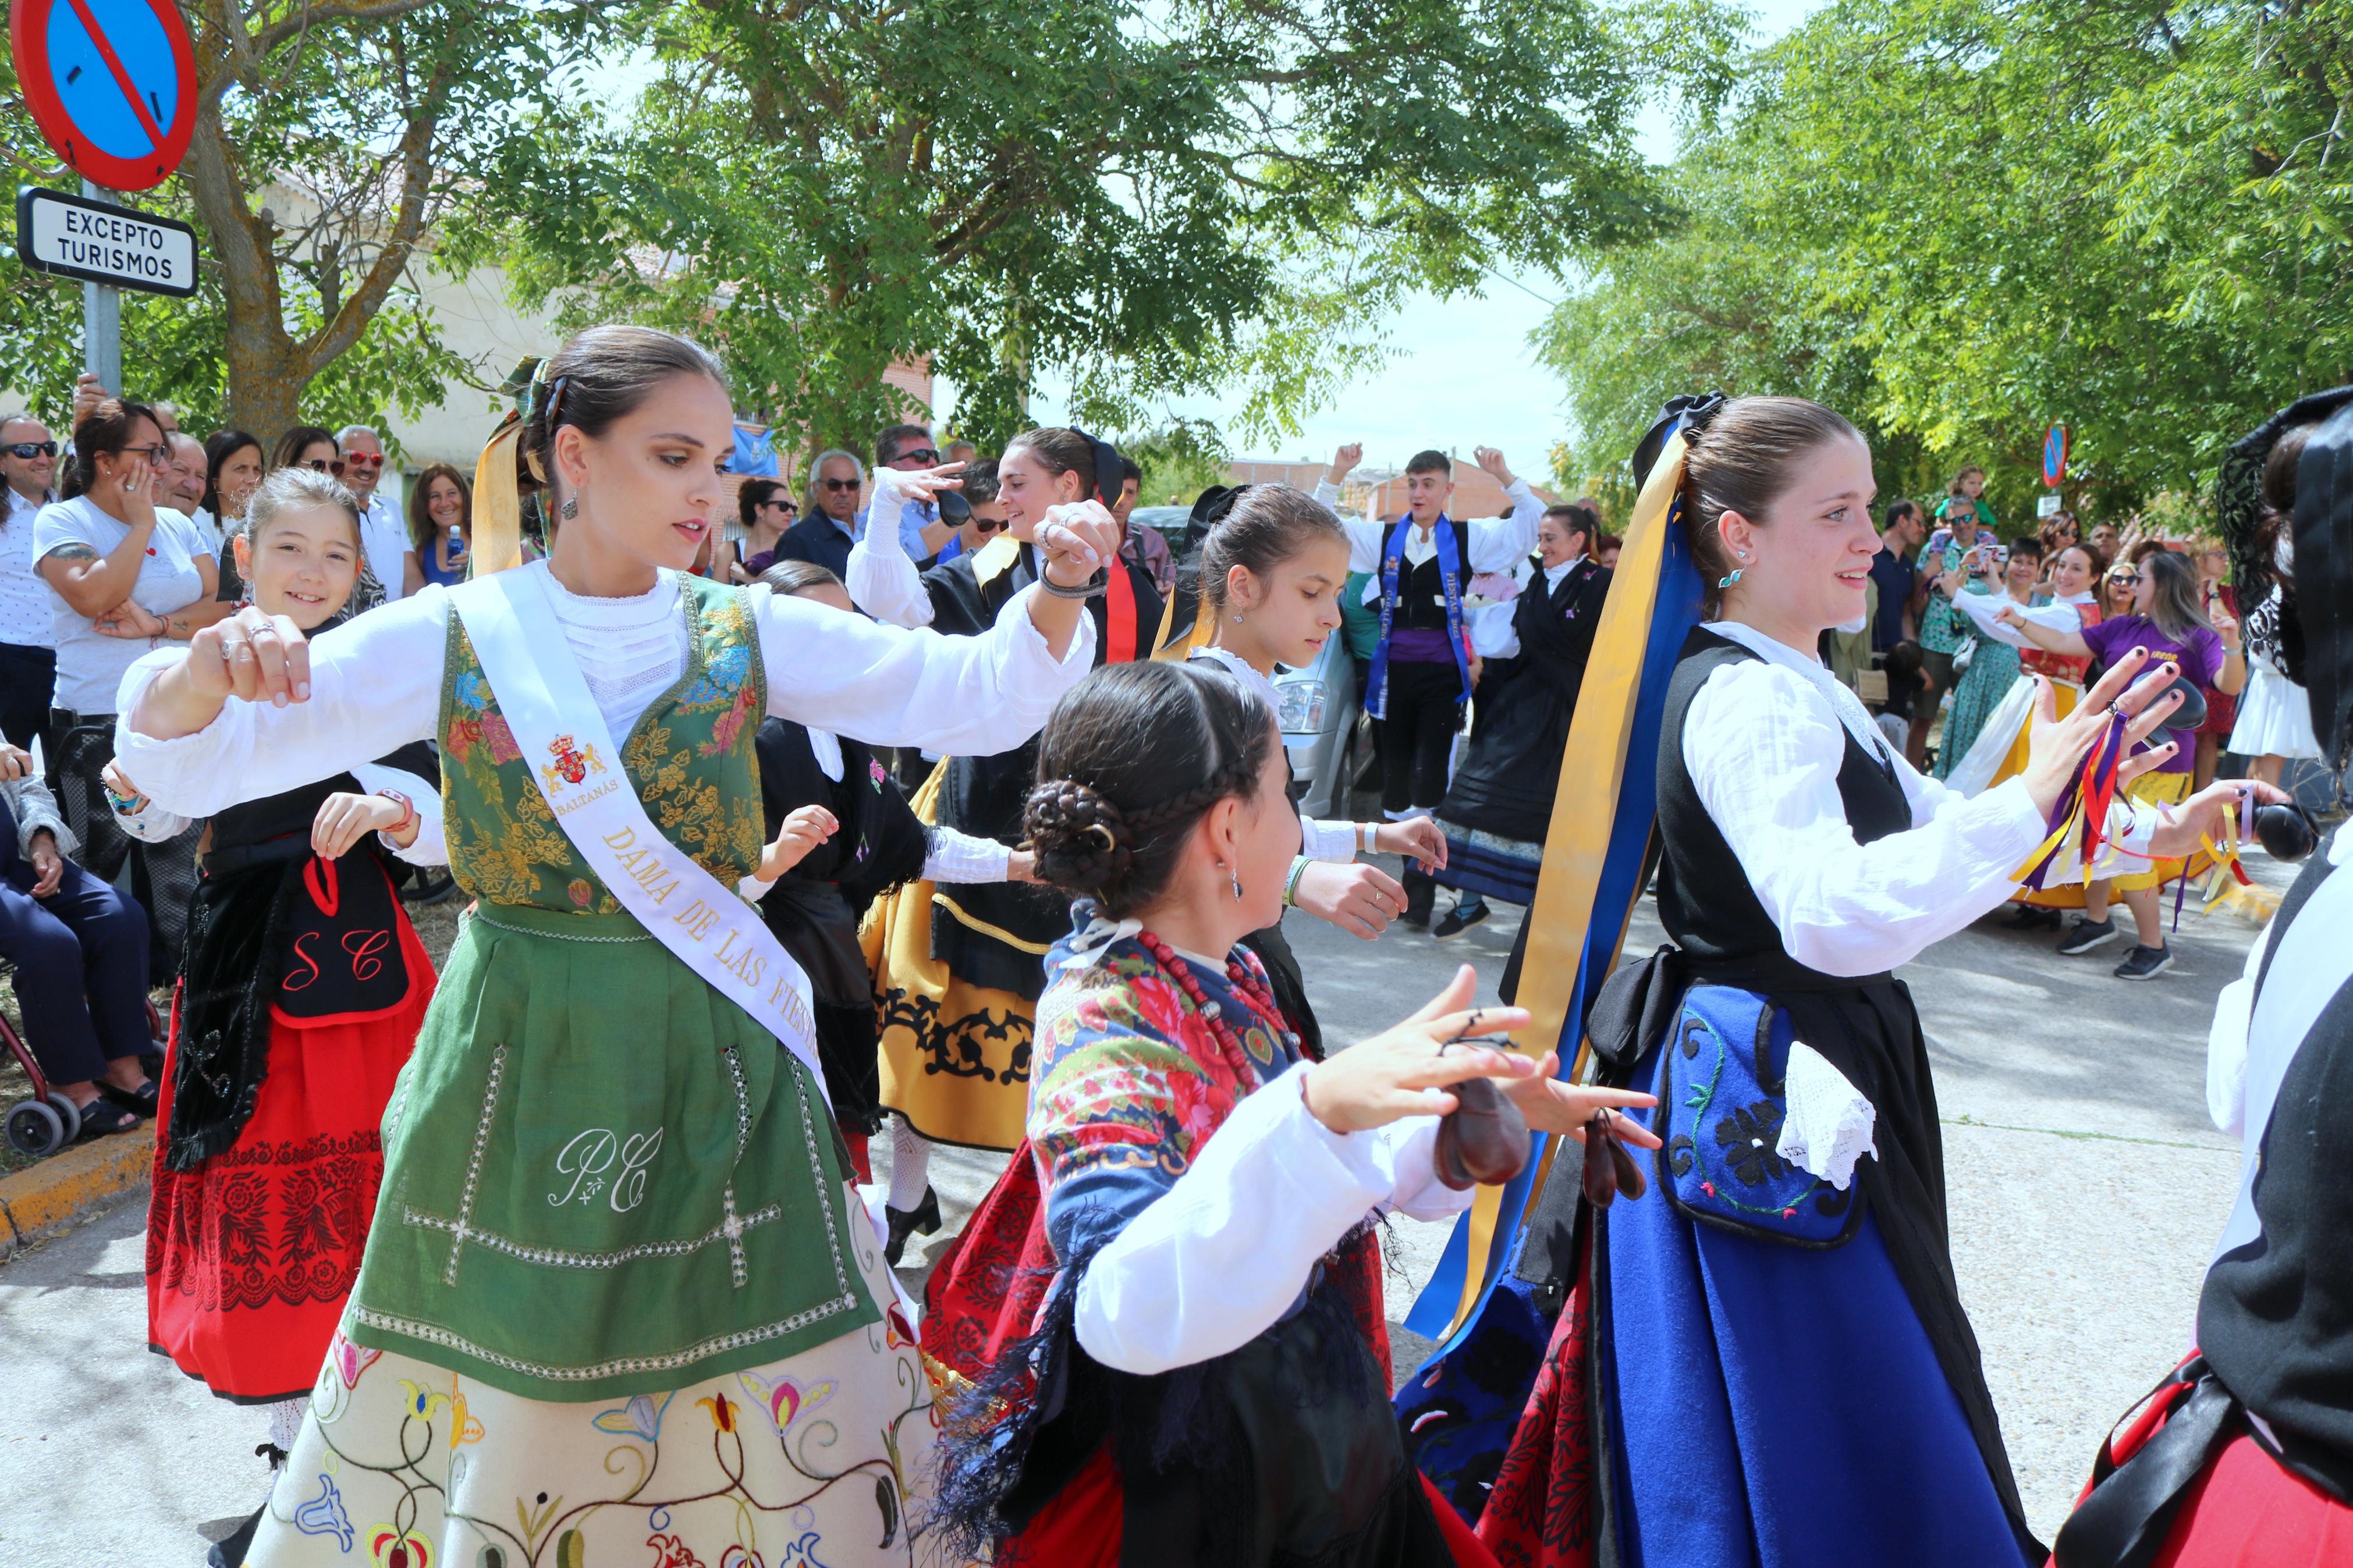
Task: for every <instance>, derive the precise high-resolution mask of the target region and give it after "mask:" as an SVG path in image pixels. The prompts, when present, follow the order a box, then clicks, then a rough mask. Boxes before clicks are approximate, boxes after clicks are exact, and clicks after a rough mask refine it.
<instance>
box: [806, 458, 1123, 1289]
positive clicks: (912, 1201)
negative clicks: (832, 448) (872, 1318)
mask: <svg viewBox="0 0 2353 1568" xmlns="http://www.w3.org/2000/svg"><path fill="white" fill-rule="evenodd" d="M962 466H963V465H961V464H955V463H951V464H949V465H947V466H946V467H945V468H940V469H936V470H932V471H931V472H930V474H929V475H928V476H926V475H924V474H908V473H901V472H897V471H895V470H887V469H879V468H878V469H877V470H876V471H875V475H874V486H875V488H874V500H873V504H872V507H871V510H869V512H868V514H867V515H868V519H869V522H868V526H867V529H866V531H865V533H864V534H863V536H861V537H860V540H859V542H858V543H857V544H856V545H855V546H854V547H852V549H851V551H850V552H849V597H850V599H851V601H852V602H853V603H855V604H856V605H858V606H859V607H860V609H862V610H864V611H865V612H866V613H867V614H869V615H871V616H874V617H875V618H876V619H878V620H881V621H887V622H891V623H893V624H895V625H898V626H929V627H931V628H932V629H933V630H934V631H941V632H947V633H950V634H952V635H955V636H959V637H971V636H974V635H976V634H977V633H980V632H983V631H986V630H987V628H988V627H989V626H992V625H994V624H995V623H996V622H997V619H998V618H999V616H1001V615H1002V614H1003V611H1004V607H1005V605H1006V604H1007V603H1008V601H1009V600H1010V599H1012V598H1013V596H1014V595H1018V594H1019V593H1021V592H1022V591H1023V590H1024V588H1025V587H1026V586H1027V585H1028V584H1030V583H1032V582H1035V581H1036V580H1037V577H1038V573H1039V556H1038V552H1037V549H1036V547H1035V546H1034V545H1032V544H1029V542H1027V541H1028V538H1029V530H1030V529H1032V528H1034V527H1035V526H1037V524H1038V522H1039V520H1041V519H1044V518H1047V517H1049V516H1054V515H1058V514H1060V513H1062V512H1065V511H1067V512H1071V514H1073V515H1081V516H1085V517H1087V518H1090V519H1092V520H1094V521H1097V522H1099V523H1101V524H1103V525H1105V526H1109V527H1112V528H1116V527H1117V526H1118V524H1117V523H1116V521H1114V520H1113V518H1112V515H1111V512H1110V510H1108V503H1109V502H1110V501H1112V500H1117V499H1118V497H1119V493H1120V484H1121V469H1120V458H1119V453H1118V452H1117V451H1115V450H1113V447H1111V445H1110V444H1109V443H1108V442H1103V441H1098V440H1095V439H1094V438H1093V437H1091V436H1089V435H1087V434H1086V433H1085V432H1084V431H1081V430H1071V429H1061V428H1056V429H1047V430H1031V431H1029V432H1027V433H1025V434H1023V435H1019V436H1016V437H1014V438H1013V440H1012V441H1011V442H1010V443H1009V444H1008V446H1007V447H1006V448H1005V455H1004V456H1003V457H1002V458H1000V459H999V460H998V462H997V500H999V502H1000V503H1002V505H1003V506H1004V508H1005V515H1006V517H1007V518H1008V520H1009V521H1011V522H1012V524H1013V529H1012V531H1010V532H1008V533H1007V534H1003V535H1000V536H999V537H998V538H997V539H995V540H992V541H991V542H989V543H988V544H987V546H985V547H984V548H982V549H980V550H978V551H976V552H967V553H965V554H962V555H958V556H955V557H954V558H952V559H950V560H947V561H944V562H942V563H940V564H938V565H936V566H934V567H932V568H931V569H930V570H929V571H926V572H921V573H919V572H917V570H916V569H915V563H913V562H912V561H910V560H909V559H907V553H906V552H905V551H904V550H903V549H902V548H901V547H900V544H899V542H898V541H897V540H896V538H895V537H892V529H891V528H890V527H889V526H888V521H889V520H891V519H893V518H896V517H897V516H898V515H899V513H900V510H901V509H902V506H903V505H904V502H905V501H906V500H908V499H914V500H928V499H929V498H930V496H931V495H932V494H933V493H934V491H936V490H937V489H944V488H950V487H951V486H952V485H953V484H954V482H955V481H953V480H951V479H947V478H946V477H945V476H947V475H950V474H953V473H954V472H955V470H956V469H957V468H961V467H962ZM877 518H880V519H882V520H884V522H885V526H882V527H880V528H878V527H875V526H874V525H873V521H872V520H874V519H877ZM1084 592H1085V594H1086V595H1087V598H1086V606H1087V617H1088V620H1089V622H1090V624H1091V625H1092V626H1093V628H1094V632H1095V649H1096V653H1095V661H1096V662H1097V663H1098V664H1124V663H1127V662H1129V661H1130V660H1133V659H1137V658H1146V657H1149V655H1150V654H1151V652H1152V647H1153V634H1154V628H1155V627H1156V626H1159V625H1160V622H1161V618H1162V605H1161V600H1160V595H1159V592H1158V590H1157V589H1156V588H1155V586H1154V584H1153V581H1152V574H1151V573H1150V572H1149V571H1147V570H1145V568H1144V567H1142V566H1140V565H1137V564H1135V563H1133V562H1129V561H1126V560H1124V559H1118V560H1113V561H1112V562H1111V563H1110V566H1109V569H1108V570H1107V571H1106V572H1104V573H1103V574H1102V576H1101V577H1100V579H1099V580H1098V581H1096V582H1094V583H1092V584H1088V585H1087V587H1086V588H1085V590H1084ZM942 749H943V750H948V756H947V758H946V760H945V761H944V762H943V763H941V764H940V766H939V767H938V768H937V769H935V770H934V773H933V774H932V778H931V780H930V782H929V783H927V784H925V785H924V787H923V788H922V789H921V790H918V791H917V792H916V794H915V799H914V806H915V812H916V815H917V816H921V817H922V818H923V820H924V821H925V822H927V823H938V824H940V825H942V826H948V827H953V828H955V829H956V830H957V831H958V832H961V833H966V834H971V835H975V836H976V837H983V838H994V839H996V840H997V842H999V843H1001V844H1006V845H1008V846H1009V845H1011V844H1013V843H1014V842H1015V841H1016V840H1018V838H1019V837H1021V800H1022V797H1023V795H1026V794H1027V793H1028V791H1029V782H1030V779H1031V777H1032V776H1033V774H1034V773H1035V770H1036V767H1037V760H1038V753H1037V748H1036V747H1035V746H1034V745H1024V746H1011V747H1007V748H1004V749H1002V750H998V751H996V752H993V753H987V754H982V753H976V752H972V751H971V750H970V749H967V750H966V751H965V752H955V751H954V750H952V749H947V748H942ZM1066 912H1067V911H1066V910H1065V909H1064V904H1063V900H1062V899H1061V898H1060V896H1059V895H1057V894H1055V893H1053V892H1051V891H1050V890H1048V889H1043V888H1033V887H1021V886H1017V885H1013V884H1009V883H998V884H996V885H973V886H965V887H960V888H957V889H955V891H953V892H944V891H942V890H941V889H939V888H937V887H936V886H935V885H934V884H933V883H931V882H929V881H921V882H911V883H909V884H908V885H907V886H906V887H904V888H902V889H900V890H899V891H897V892H896V893H893V894H892V895H891V896H890V898H888V899H887V900H884V902H883V904H882V905H881V909H880V910H879V913H878V916H877V918H876V919H875V920H873V921H870V922H869V924H868V925H867V928H866V942H867V958H868V961H869V963H870V965H871V969H872V972H873V974H874V990H875V994H877V995H878V996H880V997H881V998H882V1064H881V1074H882V1104H883V1105H884V1106H885V1107H886V1108H888V1109H889V1110H892V1112H894V1113H895V1114H896V1116H897V1118H898V1125H897V1127H896V1128H895V1130H894V1131H893V1136H892V1159H891V1191H890V1194H889V1199H888V1205H887V1206H888V1208H889V1211H890V1212H889V1215H888V1219H889V1237H888V1246H887V1256H888V1257H889V1258H890V1260H891V1261H892V1263H894V1264H895V1263H896V1262H897V1261H898V1260H899V1258H900V1256H901V1254H902V1248H904V1247H905V1246H906V1243H907V1238H908V1237H910V1236H913V1235H917V1234H921V1235H925V1236H928V1235H930V1234H932V1233H933V1232H934V1231H936V1230H937V1229H939V1227H940V1205H939V1197H938V1194H935V1193H934V1192H933V1191H932V1188H931V1183H930V1179H929V1169H930V1164H931V1142H932V1141H934V1140H937V1141H939V1142H946V1143H960V1144H963V1145H965V1146H966V1147H968V1148H976V1149H1011V1148H1012V1147H1013V1146H1014V1145H1015V1144H1017V1143H1018V1142H1020V1140H1021V1117H1022V1112H1023V1109H1024V1106H1025V1103H1026V1100H1027V1097H1028V1091H1029V1058H1030V1031H1031V1017H1032V1016H1033V1014H1034V1012H1035V1009H1036V1007H1037V1003H1038V993H1039V989H1040V988H1041V987H1042V986H1043V985H1044V984H1045V979H1044V973H1043V970H1042V968H1041V964H1040V961H1041V960H1042V959H1043V958H1044V957H1045V953H1046V950H1047V948H1048V946H1050V944H1051V943H1052V942H1053V941H1054V939H1055V938H1056V937H1058V936H1060V934H1061V931H1062V929H1063V923H1064V917H1065V914H1066Z"/></svg>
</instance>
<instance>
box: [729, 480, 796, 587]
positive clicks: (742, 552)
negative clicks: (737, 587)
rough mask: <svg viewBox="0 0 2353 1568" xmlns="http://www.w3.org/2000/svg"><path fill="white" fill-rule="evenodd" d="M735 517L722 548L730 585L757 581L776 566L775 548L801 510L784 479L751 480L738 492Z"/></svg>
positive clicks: (745, 482) (736, 493) (745, 481)
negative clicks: (770, 568) (762, 574)
mask: <svg viewBox="0 0 2353 1568" xmlns="http://www.w3.org/2000/svg"><path fill="white" fill-rule="evenodd" d="M735 517H736V521H735V523H734V525H733V527H731V528H729V529H728V530H727V537H726V539H725V540H724V541H723V542H721V545H720V548H721V551H722V552H723V553H722V555H721V560H722V561H723V563H725V566H726V572H725V576H726V579H727V581H729V582H730V583H751V582H755V581H757V580H758V578H759V575H760V574H761V573H763V572H765V571H766V570H767V569H768V568H769V567H771V566H773V565H775V564H776V545H777V543H778V542H780V541H782V540H783V538H784V537H785V531H786V529H788V528H790V527H792V525H793V524H794V523H795V522H797V521H799V519H800V508H799V507H798V506H797V505H796V504H795V503H794V501H793V492H792V491H791V490H789V489H786V488H785V481H784V480H782V479H745V480H744V488H743V489H740V490H737V491H736V492H735ZM754 563H757V564H754Z"/></svg>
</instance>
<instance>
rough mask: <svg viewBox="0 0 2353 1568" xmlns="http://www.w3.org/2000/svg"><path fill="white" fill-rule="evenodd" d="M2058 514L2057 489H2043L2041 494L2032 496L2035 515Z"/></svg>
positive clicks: (2049, 515) (2052, 515)
mask: <svg viewBox="0 0 2353 1568" xmlns="http://www.w3.org/2000/svg"><path fill="white" fill-rule="evenodd" d="M2058 514H2059V492H2058V491H2057V490H2044V491H2043V492H2042V494H2041V495H2039V496H2036V497H2035V498H2034V515H2035V516H2037V517H2056V516H2057V515H2058Z"/></svg>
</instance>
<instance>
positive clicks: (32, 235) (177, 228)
mask: <svg viewBox="0 0 2353 1568" xmlns="http://www.w3.org/2000/svg"><path fill="white" fill-rule="evenodd" d="M16 253H17V256H18V258H20V259H21V260H23V261H24V262H25V264H26V266H29V267H32V268H37V269H38V270H40V271H43V272H54V273H58V274H59V275H61V276H63V277H67V278H79V279H83V280H84V281H85V282H90V283H111V284H113V285H114V286H115V287H117V288H120V289H142V290H143V291H145V292H147V293H151V294H174V295H178V296H180V297H182V298H185V297H186V296H188V295H190V294H193V293H195V291H196V231H195V230H194V229H192V228H190V227H189V226H187V225H185V224H184V223H175V222H174V221H173V220H172V219H170V218H159V217H153V216H149V215H148V214H146V213H141V212H133V211H132V210H131V209H130V208H128V207H118V206H110V205H107V204H106V203H104V202H94V201H90V200H87V199H85V198H84V197H81V196H69V195H66V194H65V193H64V192H62V191H49V190H42V189H39V188H37V187H28V188H26V189H25V190H23V191H20V192H19V193H18V194H17V196H16Z"/></svg>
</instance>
